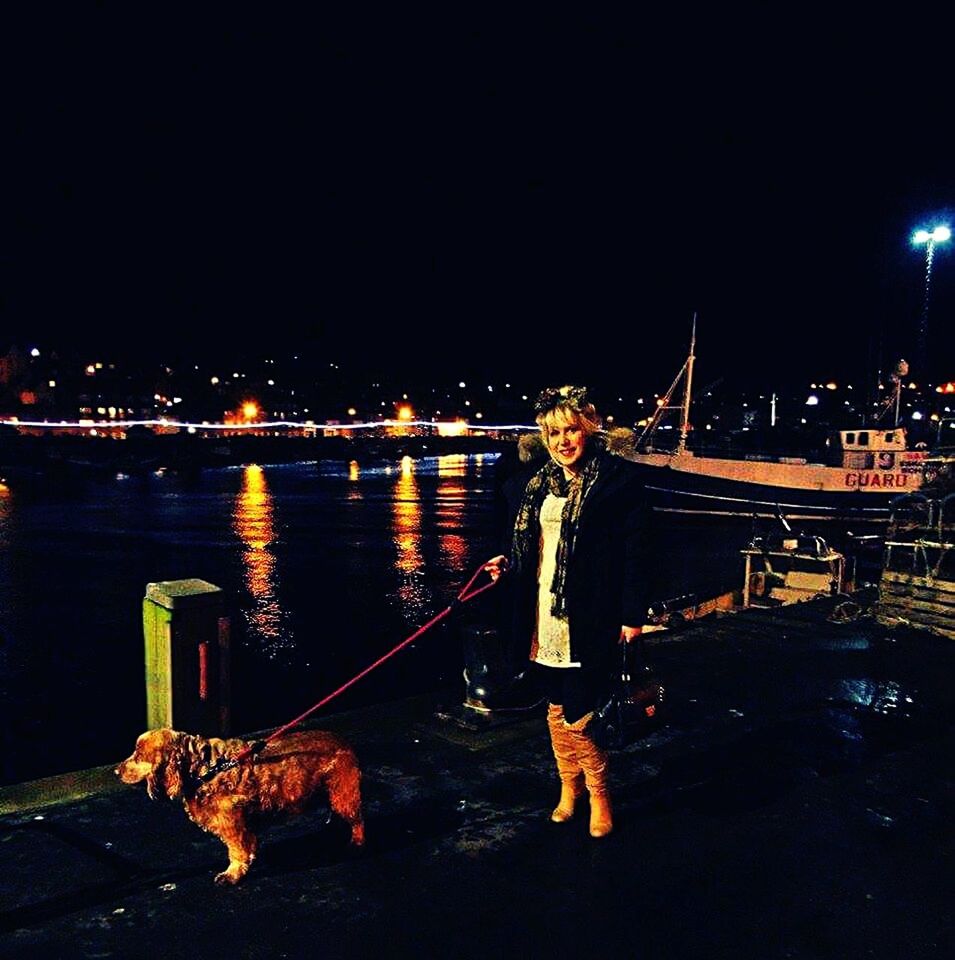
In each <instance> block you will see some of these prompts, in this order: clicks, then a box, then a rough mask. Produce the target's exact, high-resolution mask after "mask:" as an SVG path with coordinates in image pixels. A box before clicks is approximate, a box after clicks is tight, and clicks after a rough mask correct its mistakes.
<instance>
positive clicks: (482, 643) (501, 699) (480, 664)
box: [435, 624, 543, 731]
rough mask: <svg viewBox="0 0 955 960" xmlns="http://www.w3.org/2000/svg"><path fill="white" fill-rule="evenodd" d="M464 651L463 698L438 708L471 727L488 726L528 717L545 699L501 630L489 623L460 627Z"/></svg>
mask: <svg viewBox="0 0 955 960" xmlns="http://www.w3.org/2000/svg"><path fill="white" fill-rule="evenodd" d="M460 634H461V640H462V647H463V653H464V685H465V689H464V702H463V703H461V704H455V705H453V706H441V707H439V708H438V709H437V711H436V712H435V716H436V717H437V718H438V719H440V720H448V721H451V722H452V723H454V724H457V725H458V726H460V727H465V728H466V729H468V730H475V731H478V730H487V729H490V728H493V727H497V726H500V725H502V724H507V723H514V722H516V721H518V720H521V719H523V718H524V717H526V716H527V715H528V714H529V712H530V711H532V710H534V709H536V708H537V707H538V706H540V704H541V703H542V702H543V697H542V695H541V693H540V692H539V691H538V690H536V688H535V685H534V683H533V682H532V681H529V678H528V675H527V673H526V672H525V671H522V670H520V666H522V665H515V664H514V663H513V660H512V658H511V657H510V656H509V654H508V651H507V649H506V646H505V643H504V639H503V637H502V636H501V634H500V632H499V631H498V630H497V629H496V628H495V627H492V626H488V625H486V624H466V625H465V626H463V627H462V628H461V630H460Z"/></svg>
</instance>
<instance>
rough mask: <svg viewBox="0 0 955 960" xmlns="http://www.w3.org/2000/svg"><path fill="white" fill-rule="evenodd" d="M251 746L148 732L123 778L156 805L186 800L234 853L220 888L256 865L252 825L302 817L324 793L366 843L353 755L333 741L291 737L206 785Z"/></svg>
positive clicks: (319, 734) (313, 733)
mask: <svg viewBox="0 0 955 960" xmlns="http://www.w3.org/2000/svg"><path fill="white" fill-rule="evenodd" d="M247 746H248V744H247V743H246V742H245V741H244V740H218V739H209V740H207V739H204V738H203V737H196V736H192V735H191V734H188V733H180V732H178V731H177V730H168V729H161V730H149V731H147V732H146V733H144V734H142V736H140V737H139V739H138V740H137V741H136V749H135V750H134V751H133V755H132V756H131V757H129V758H127V759H126V760H124V761H123V762H122V763H121V764H120V765H119V766H118V767H117V768H116V773H117V775H118V776H119V778H120V780H122V781H123V783H140V782H142V781H143V780H145V781H146V791H147V793H148V794H149V796H150V797H151V798H152V799H154V800H155V799H156V797H157V796H159V795H160V794H165V795H166V796H167V797H169V798H170V799H176V798H179V799H181V800H182V805H183V806H184V807H185V808H186V813H188V814H189V817H190V818H191V819H192V820H193V821H194V822H195V823H198V824H199V826H200V827H202V829H203V830H206V831H208V832H209V833H212V834H215V836H217V837H218V838H219V839H220V840H221V841H222V842H223V843H224V844H225V845H226V847H228V849H229V868H228V870H224V871H223V872H222V873H220V874H218V875H217V876H216V878H215V880H216V883H238V882H239V881H240V880H241V879H242V878H243V877H244V876H245V875H246V873H248V871H249V866H250V865H251V863H252V861H253V860H254V859H255V852H256V848H257V847H258V838H257V837H256V835H255V833H253V829H252V825H254V824H257V823H258V821H259V817H260V815H261V814H266V815H267V814H279V813H284V814H297V813H301V812H302V811H303V810H304V809H305V808H306V807H307V806H308V805H309V803H310V801H311V800H312V799H313V798H314V797H315V796H316V795H317V794H318V793H319V791H321V790H325V791H327V793H328V800H329V805H330V806H331V808H332V811H333V812H334V813H337V814H338V815H339V816H340V817H343V818H344V819H345V820H347V821H348V823H349V824H351V841H352V843H354V844H356V845H358V846H360V845H361V844H362V843H364V840H365V826H364V822H363V821H362V815H361V792H360V789H359V783H360V780H361V773H360V772H359V769H358V761H357V760H356V759H355V754H354V753H353V752H352V750H351V748H350V747H348V746H347V745H346V744H345V743H344V742H343V741H341V740H340V739H339V738H338V737H336V736H334V735H333V734H331V733H325V732H323V731H320V730H309V731H304V732H300V733H290V734H288V735H286V736H284V737H279V738H278V739H276V740H274V741H272V742H271V743H269V744H268V745H267V746H266V747H265V749H264V750H263V751H262V753H261V754H260V755H258V756H256V757H250V758H249V759H248V760H246V761H243V762H242V763H240V764H239V765H238V766H236V767H234V768H232V769H231V770H226V771H223V772H221V773H217V774H216V775H215V776H214V777H212V778H211V779H210V780H209V781H208V782H206V783H203V782H201V780H200V778H201V777H202V775H203V774H204V773H206V772H207V771H208V770H209V769H210V767H212V766H213V765H214V764H216V763H217V761H219V760H224V761H225V760H228V759H230V758H232V757H235V756H236V755H238V754H239V753H241V752H242V751H243V750H244V749H245V748H246V747H247Z"/></svg>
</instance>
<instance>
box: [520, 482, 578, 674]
mask: <svg viewBox="0 0 955 960" xmlns="http://www.w3.org/2000/svg"><path fill="white" fill-rule="evenodd" d="M565 503H567V498H566V497H555V496H554V495H553V494H552V493H551V494H548V495H547V496H546V497H545V498H544V502H543V503H542V504H541V512H540V524H541V541H542V542H541V564H540V572H539V573H538V575H537V649H536V653H535V655H534V656H532V658H531V659H533V660H536V661H537V662H538V663H542V664H544V666H547V667H579V666H580V664H579V663H575V662H574V661H572V660H571V659H570V625H569V624H568V622H567V618H566V617H555V616H554V615H553V614H552V613H551V612H550V607H551V603H553V600H554V597H553V594H551V592H550V585H551V583H552V582H553V580H554V569H555V568H556V566H557V544H558V542H559V541H560V515H561V512H562V511H563V509H564V504H565Z"/></svg>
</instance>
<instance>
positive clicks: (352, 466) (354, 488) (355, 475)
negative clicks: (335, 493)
mask: <svg viewBox="0 0 955 960" xmlns="http://www.w3.org/2000/svg"><path fill="white" fill-rule="evenodd" d="M360 479H361V474H360V471H359V469H358V461H357V460H351V461H349V463H348V480H349V486H348V493H347V494H346V496H347V497H348V499H349V500H361V484H360V483H359V480H360Z"/></svg>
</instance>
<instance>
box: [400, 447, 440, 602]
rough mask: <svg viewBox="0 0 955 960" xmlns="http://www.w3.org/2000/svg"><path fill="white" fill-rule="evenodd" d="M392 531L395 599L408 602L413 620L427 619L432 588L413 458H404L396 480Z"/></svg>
mask: <svg viewBox="0 0 955 960" xmlns="http://www.w3.org/2000/svg"><path fill="white" fill-rule="evenodd" d="M392 533H393V541H394V545H395V548H396V550H397V557H396V560H395V568H396V569H397V571H398V575H399V584H398V598H399V599H400V600H401V603H402V604H403V605H407V606H408V607H409V608H410V609H411V610H412V611H413V613H414V616H415V618H416V619H426V618H425V614H426V612H427V604H428V601H429V600H430V599H431V591H430V590H428V589H427V588H426V587H425V584H424V569H423V567H424V559H423V557H422V555H421V501H420V498H419V494H418V481H417V479H416V478H415V474H414V461H413V460H412V459H411V457H405V458H404V459H403V460H402V461H401V470H400V471H399V473H398V479H397V480H396V481H395V495H394V501H393V506H392Z"/></svg>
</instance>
